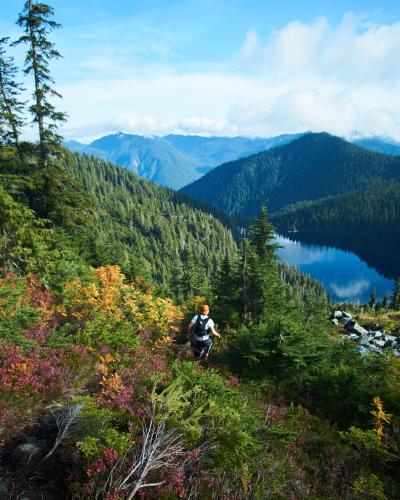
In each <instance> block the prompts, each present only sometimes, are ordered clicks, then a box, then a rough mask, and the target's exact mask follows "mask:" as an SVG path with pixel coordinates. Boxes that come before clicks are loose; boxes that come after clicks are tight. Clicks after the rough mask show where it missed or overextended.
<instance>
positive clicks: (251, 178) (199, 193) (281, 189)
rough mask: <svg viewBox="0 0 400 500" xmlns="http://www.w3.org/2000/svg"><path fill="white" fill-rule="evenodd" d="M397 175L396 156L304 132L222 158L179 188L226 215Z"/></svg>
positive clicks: (355, 188)
mask: <svg viewBox="0 0 400 500" xmlns="http://www.w3.org/2000/svg"><path fill="white" fill-rule="evenodd" d="M398 179H400V158H398V157H393V156H387V155H383V154H380V153H375V152H371V151H367V150H366V149H363V148H361V147H359V146H355V145H353V144H350V143H348V142H346V141H344V140H343V139H340V138H338V137H334V136H331V135H329V134H326V133H320V134H313V133H310V134H307V135H304V136H302V137H301V138H299V139H297V140H295V141H293V142H291V143H289V144H286V145H284V146H281V147H277V148H274V149H272V150H270V151H266V152H263V153H259V154H257V155H254V156H251V157H249V158H244V159H241V160H237V161H234V162H230V163H226V164H224V165H221V166H219V167H217V168H216V169H214V170H213V171H212V172H209V173H208V174H206V175H205V176H204V177H202V178H201V179H199V180H198V181H196V182H194V183H192V184H190V185H189V186H186V187H185V188H183V189H182V192H184V193H185V194H187V195H189V196H191V197H192V198H194V199H198V200H203V201H207V202H210V203H212V204H214V205H215V206H216V207H218V208H219V209H221V210H223V211H225V212H226V213H228V214H229V215H234V216H240V217H252V216H254V215H255V214H256V213H257V212H258V210H259V208H260V206H261V205H263V204H266V205H267V206H268V208H269V210H270V211H272V212H274V211H277V210H279V209H281V208H282V207H284V206H286V205H289V204H292V203H296V202H299V201H303V200H315V199H318V198H323V197H326V196H331V195H338V194H344V193H346V192H350V191H362V190H365V189H368V188H369V187H370V186H371V185H372V184H374V183H377V182H381V181H382V180H398Z"/></svg>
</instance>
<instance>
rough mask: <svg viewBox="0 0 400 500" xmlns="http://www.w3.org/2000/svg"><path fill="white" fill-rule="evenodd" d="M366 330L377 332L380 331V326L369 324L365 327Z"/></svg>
mask: <svg viewBox="0 0 400 500" xmlns="http://www.w3.org/2000/svg"><path fill="white" fill-rule="evenodd" d="M365 328H366V329H367V330H369V331H370V332H376V330H379V325H378V323H368V325H365Z"/></svg>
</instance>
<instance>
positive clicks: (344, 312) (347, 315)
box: [342, 311, 353, 319]
mask: <svg viewBox="0 0 400 500" xmlns="http://www.w3.org/2000/svg"><path fill="white" fill-rule="evenodd" d="M342 317H344V318H349V319H352V317H353V316H352V315H351V314H350V313H348V312H346V311H343V312H342Z"/></svg>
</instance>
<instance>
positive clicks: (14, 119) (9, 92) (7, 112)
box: [0, 37, 25, 157]
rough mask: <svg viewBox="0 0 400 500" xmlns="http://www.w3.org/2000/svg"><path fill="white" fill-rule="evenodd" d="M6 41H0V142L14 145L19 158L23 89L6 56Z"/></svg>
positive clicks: (5, 39) (22, 120) (15, 71)
mask: <svg viewBox="0 0 400 500" xmlns="http://www.w3.org/2000/svg"><path fill="white" fill-rule="evenodd" d="M8 40H9V37H5V38H1V39H0V142H3V143H5V144H9V143H11V144H12V145H14V146H15V148H16V149H17V152H18V154H19V156H20V157H21V148H20V133H21V128H22V127H23V125H24V119H23V117H22V113H23V109H24V105H25V103H24V102H23V101H21V100H20V94H21V92H22V90H23V89H22V87H21V85H20V84H19V83H18V82H17V81H16V74H17V68H16V66H15V64H14V60H13V58H12V57H7V56H6V48H5V47H6V45H7V44H8Z"/></svg>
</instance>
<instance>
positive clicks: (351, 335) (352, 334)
mask: <svg viewBox="0 0 400 500" xmlns="http://www.w3.org/2000/svg"><path fill="white" fill-rule="evenodd" d="M347 338H348V339H350V340H353V341H358V339H359V338H360V336H359V335H357V334H356V333H350V335H349V336H348V337H347Z"/></svg>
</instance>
